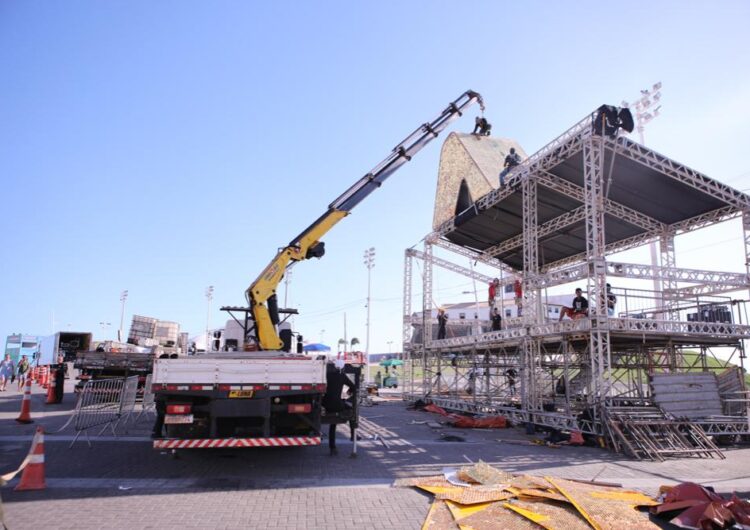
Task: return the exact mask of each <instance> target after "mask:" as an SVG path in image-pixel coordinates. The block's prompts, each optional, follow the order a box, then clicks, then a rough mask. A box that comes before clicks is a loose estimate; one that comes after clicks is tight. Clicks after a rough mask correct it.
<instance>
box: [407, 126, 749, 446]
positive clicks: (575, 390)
mask: <svg viewBox="0 0 750 530" xmlns="http://www.w3.org/2000/svg"><path fill="white" fill-rule="evenodd" d="M592 122H593V115H592V116H588V117H586V118H584V119H583V120H581V121H580V122H578V123H577V124H576V125H574V126H573V127H572V128H570V129H569V130H568V131H566V132H565V133H563V134H562V135H560V136H559V137H558V138H556V139H555V140H553V141H552V142H551V143H550V144H548V145H547V146H545V147H544V148H542V149H541V150H540V151H539V152H537V153H535V154H534V155H532V156H531V157H529V158H528V159H527V160H526V161H524V162H523V163H522V164H521V165H520V166H518V167H516V168H514V170H513V171H512V172H511V173H510V175H509V176H508V177H506V185H505V187H502V188H499V189H494V190H493V191H491V192H489V193H487V194H486V195H484V196H482V197H480V198H478V199H477V200H476V201H475V203H474V204H473V205H472V208H473V209H474V211H475V213H474V214H472V215H473V216H474V217H471V218H470V220H469V221H467V217H466V215H463V214H460V215H457V216H456V217H454V218H453V219H450V220H448V221H446V222H444V223H442V224H440V225H439V226H437V227H436V229H435V230H434V231H433V232H432V233H431V234H429V235H428V236H427V237H426V238H425V243H424V249H423V250H422V251H418V250H415V249H408V250H406V253H405V267H404V308H403V326H404V328H403V331H404V333H403V339H404V345H403V351H404V355H405V360H406V367H405V368H406V369H405V376H406V381H405V385H404V390H405V397H406V399H411V400H416V399H422V400H429V401H432V402H434V403H436V404H438V405H440V406H442V407H444V408H447V409H451V410H456V411H463V412H471V413H480V414H481V413H487V414H489V413H500V414H504V415H506V416H508V417H509V418H510V419H511V420H513V421H515V422H518V423H527V424H535V425H541V426H546V427H551V428H558V429H569V430H579V431H582V432H584V433H589V434H592V435H598V436H602V437H604V438H605V439H606V440H607V441H608V442H609V444H610V446H612V447H613V448H615V449H616V450H625V451H627V452H630V453H631V454H633V456H636V457H641V456H643V455H648V456H650V457H652V458H657V457H658V458H661V456H660V455H662V454H664V455H673V454H682V453H690V452H689V451H685V450H683V449H680V448H679V444H678V445H675V443H676V442H675V440H676V438H675V437H677V438H680V437H682V438H684V439H683V440H682V442H685V443H687V442H686V440H687V441H690V440H692V442H691V443H692V445H691V447H694V446H700V447H701V451H703V453H701V454H707V455H713V454H714V453H713V452H712V451H713V450H712V449H711V448H710V441H705V440H703V439H702V438H700V436H702V435H698V434H695V433H693V432H692V431H691V429H693V427H696V426H697V427H701V428H702V431H701V432H705V433H708V434H711V435H722V434H723V435H738V434H750V428H749V427H748V414H747V407H748V400H747V399H746V398H747V394H746V388H745V385H744V366H743V362H744V357H745V355H744V346H743V341H744V340H745V339H747V338H748V337H750V325H748V324H750V323H748V321H747V315H746V313H745V307H744V306H745V302H744V301H743V300H736V299H732V298H727V297H726V296H723V295H725V294H727V293H736V292H738V291H746V290H748V289H750V280H749V278H750V276H749V275H750V197H748V196H747V195H745V194H743V193H741V192H739V191H737V190H734V189H732V188H730V187H728V186H726V185H724V184H722V183H720V182H718V181H715V180H712V179H710V178H709V177H707V176H705V175H703V174H701V173H699V172H697V171H695V170H692V169H690V168H687V167H685V166H684V165H682V164H679V163H677V162H675V161H673V160H670V159H668V158H667V157H665V156H663V155H660V154H659V153H656V152H654V151H651V150H649V149H648V148H646V147H644V146H643V145H640V144H638V143H635V142H633V141H631V140H629V139H628V138H626V137H624V136H621V135H618V134H613V135H605V134H601V133H597V131H596V129H595V128H594V127H592ZM638 171H642V172H644V174H645V175H646V177H647V178H651V179H654V180H653V181H654V182H657V183H658V184H659V185H660V186H662V189H670V190H674V194H675V195H674V196H673V197H669V196H665V197H660V200H661V201H663V202H664V203H665V204H668V203H669V201H679V200H680V196H679V194H680V193H685V194H686V195H685V197H686V199H685V201H686V202H687V203H690V204H693V203H694V204H695V205H696V206H695V207H694V208H693V209H692V210H691V209H690V208H687V207H686V208H685V209H684V212H681V211H680V212H677V211H676V210H675V211H671V210H670V211H669V212H666V211H665V213H664V215H654V213H653V212H654V210H653V209H652V210H650V211H649V210H648V209H647V208H639V207H638V204H637V203H636V204H634V203H633V202H632V201H630V202H628V200H626V199H627V195H626V194H623V193H620V194H619V196H620V198H619V199H617V197H616V196H615V195H617V194H616V193H610V191H611V190H614V189H615V188H617V186H618V185H619V186H620V190H622V189H625V187H624V184H623V179H624V178H625V177H623V175H630V174H633V173H634V172H638ZM613 181H614V182H615V184H614V186H613ZM618 181H619V183H618ZM550 192H553V193H555V194H557V195H555V197H563V198H565V200H567V201H572V202H570V204H571V205H573V206H571V208H570V209H568V210H567V211H564V212H562V213H560V212H559V211H558V212H556V213H554V214H553V213H549V212H550V211H551V210H549V208H547V207H546V206H542V199H541V197H542V194H543V193H550ZM546 197H547V196H546ZM703 197H705V201H703V202H701V199H702V198H703ZM548 199H549V197H547V198H546V199H545V201H546V202H547V203H549V200H548ZM511 200H515V201H516V202H515V203H514V204H520V205H521V206H520V208H521V210H520V213H519V214H518V215H517V216H516V218H515V219H514V221H517V222H518V225H517V226H518V233H516V234H514V235H512V236H509V237H508V236H507V230H508V229H507V226H506V227H505V228H504V229H505V230H506V233H505V235H504V236H502V237H499V236H498V237H497V238H496V239H493V238H492V237H491V236H490V235H487V234H488V230H489V229H488V228H487V227H488V226H492V225H491V222H496V223H500V221H492V220H494V219H496V218H497V217H498V215H503V213H502V212H505V211H508V208H504V207H503V205H506V204H510V202H509V201H511ZM690 201H692V202H690ZM701 204H707V205H708V206H705V207H704V206H700V205H701ZM493 208H494V209H493ZM543 208H547V210H545V211H546V212H547V213H544V212H543V211H542V209H543ZM665 210H668V208H665ZM677 210H679V208H678V209H677ZM491 212H494V213H492V215H494V217H492V218H491V220H489V221H488V220H486V219H485V221H483V222H485V224H484V225H482V226H483V228H482V231H481V232H480V231H479V229H476V231H475V232H471V230H472V228H471V219H482V215H487V217H488V218H489V217H490V213H491ZM498 212H501V213H500V214H498ZM678 214H680V215H678ZM462 215H463V217H462ZM740 216H741V218H742V227H743V245H744V251H745V272H744V273H736V272H722V271H712V270H697V269H681V268H678V267H677V262H676V256H675V244H674V243H675V237H677V236H679V235H681V234H684V233H687V232H691V231H694V230H697V229H699V228H703V227H706V226H711V225H714V224H716V223H720V222H724V221H727V220H729V219H734V218H737V217H740ZM487 223H490V224H489V225H488V224H487ZM623 226H624V227H627V230H624V229H620V227H623ZM574 236H575V237H577V238H578V239H575V238H574ZM563 238H573V239H570V242H571V244H570V245H567V246H566V245H565V244H562V243H560V244H558V243H554V242H555V241H558V242H559V241H560V240H561V239H563ZM467 241H468V242H467ZM550 241H552V242H553V243H549V242H550ZM653 241H658V242H659V245H660V257H661V264H660V265H659V266H654V265H651V264H649V265H645V264H636V263H622V262H619V261H614V260H610V259H609V257H610V256H611V255H612V254H613V253H616V252H621V251H624V250H628V249H632V248H636V247H640V246H643V245H646V244H648V243H650V242H653ZM573 243H575V244H573ZM552 244H554V245H557V246H554V247H553V246H551V245H552ZM435 249H439V250H440V251H441V254H443V255H445V256H446V257H439V256H436V255H435V253H434V250H435ZM560 249H563V250H560ZM553 251H554V252H553ZM545 253H546V254H545ZM549 255H553V258H549ZM466 258H468V259H470V260H472V261H475V262H481V263H483V264H484V265H485V266H488V267H490V268H491V269H492V270H493V271H497V272H496V274H497V276H499V277H501V278H502V282H501V284H502V286H503V288H504V287H505V286H508V285H513V284H514V282H515V280H516V279H519V280H520V281H521V284H522V292H523V295H522V300H521V301H519V302H520V303H519V312H520V314H519V315H518V316H517V317H515V318H505V319H504V321H503V324H504V325H503V328H502V329H501V330H491V329H490V326H489V322H487V321H483V322H481V323H480V326H479V327H478V329H476V328H475V329H474V330H473V331H468V330H469V327H468V326H464V328H466V330H467V331H466V332H465V333H461V334H458V336H453V337H448V338H445V339H440V340H438V339H437V334H436V328H437V326H433V323H434V322H436V320H435V319H436V309H437V307H436V304H435V303H434V299H433V293H432V287H433V268H434V267H438V268H440V269H442V270H446V271H450V272H451V273H453V274H458V275H461V276H464V277H466V278H471V279H473V280H475V281H480V282H489V281H490V280H491V277H490V275H487V274H482V273H480V272H478V271H476V270H474V268H473V267H469V268H467V267H464V266H462V265H459V264H458V263H457V261H458V260H461V259H463V260H465V259H466ZM415 260H416V261H418V264H417V265H418V268H419V270H420V274H415V269H414V262H415ZM464 262H465V261H464ZM420 265H421V266H420ZM614 278H628V279H636V280H644V279H658V280H661V283H662V292H654V291H651V292H648V293H647V292H646V291H639V290H636V289H630V290H628V289H622V288H621V289H619V291H617V292H616V293H615V294H617V296H618V310H617V312H615V314H613V309H612V307H611V305H609V306H608V291H607V285H608V283H607V282H608V281H612V279H614ZM419 280H421V298H422V308H421V311H415V308H413V307H412V294H413V292H414V291H413V285H412V284H413V282H415V281H419ZM576 282H578V283H579V285H581V284H582V285H583V286H584V287H585V290H586V291H587V296H588V300H589V310H588V314H587V315H586V316H585V317H583V318H577V319H574V320H568V319H566V320H558V319H557V318H551V317H550V312H549V303H548V298H547V295H546V293H547V289H548V288H550V287H554V286H559V285H565V284H573V283H576ZM743 296H744V295H743ZM503 297H504V295H503ZM723 308H729V309H727V311H729V313H730V315H731V316H729V317H728V316H726V314H725V313H721V314H719V312H720V311H724V309H723ZM719 351H720V352H722V353H723V355H721V356H718V355H717V354H716V353H717V352H719ZM735 365H739V366H740V369H739V370H736V369H733V366H735ZM706 372H708V373H712V374H714V375H715V378H716V380H717V381H718V383H717V389H719V393H717V395H716V399H717V400H718V401H719V402H720V403H721V406H722V407H723V409H722V410H723V413H722V414H712V415H710V416H705V417H701V416H700V413H699V412H695V413H693V412H690V414H691V415H692V416H691V417H687V416H684V417H677V416H676V415H675V414H670V413H669V412H668V410H667V409H668V407H666V405H664V404H662V403H660V402H659V395H658V389H657V390H655V388H656V387H654V385H653V381H652V379H653V376H654V374H662V373H664V374H671V375H675V376H676V375H677V374H682V375H685V376H686V377H688V378H689V377H692V376H691V375H690V374H695V373H706ZM675 381H677V379H675ZM680 381H682V380H680ZM676 384H677V383H676ZM680 384H682V382H680ZM722 389H723V390H722ZM711 391H712V392H713V390H711ZM686 414H688V413H686ZM654 418H656V419H654ZM678 420H679V421H680V422H682V423H679V425H678V424H677V423H674V422H677V421H678ZM658 421H666V422H673V423H672V424H671V425H672V427H671V428H672V430H671V431H670V432H669V433H668V435H669V443H667V442H666V441H665V442H664V444H665V445H664V447H667V446H668V447H667V448H661V449H660V448H659V446H658V444H654V443H653V441H648V440H643V439H640V438H639V436H642V435H643V433H645V432H649V433H650V434H649V437H651V438H653V436H654V435H653V432H654V431H653V429H654V428H655V427H654V425H657V424H658ZM649 422H651V423H649ZM644 425H646V426H648V428H646V427H644ZM686 425H688V426H686ZM649 429H651V430H650V431H649ZM639 433H640V434H639ZM680 433H682V434H680ZM665 436H666V434H665ZM665 439H666V438H665ZM696 440H697V441H696ZM678 441H679V440H678ZM682 442H680V443H682ZM707 444H708V445H707ZM689 445H690V444H689ZM706 447H709V449H707V450H706ZM691 454H692V453H691ZM639 455H641V456H639Z"/></svg>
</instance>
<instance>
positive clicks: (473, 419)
mask: <svg viewBox="0 0 750 530" xmlns="http://www.w3.org/2000/svg"><path fill="white" fill-rule="evenodd" d="M422 410H424V411H425V412H432V413H435V414H440V415H441V416H444V417H445V418H446V420H447V422H446V423H448V424H449V425H452V426H453V427H457V428H459V429H505V428H506V427H508V420H507V419H506V418H505V416H472V415H465V414H451V413H449V412H447V411H446V410H445V409H444V408H442V407H438V406H437V405H433V404H429V405H425V406H424V407H422Z"/></svg>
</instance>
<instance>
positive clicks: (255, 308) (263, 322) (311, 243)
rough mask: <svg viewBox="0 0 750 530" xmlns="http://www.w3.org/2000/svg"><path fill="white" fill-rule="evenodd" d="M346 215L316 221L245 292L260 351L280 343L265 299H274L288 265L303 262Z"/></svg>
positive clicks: (332, 213)
mask: <svg viewBox="0 0 750 530" xmlns="http://www.w3.org/2000/svg"><path fill="white" fill-rule="evenodd" d="M347 215H349V212H342V211H339V210H329V211H328V212H326V214H325V215H324V216H323V217H321V218H320V219H318V221H316V222H315V224H313V225H312V226H310V228H309V229H308V230H306V231H305V232H304V234H303V236H302V237H301V238H300V240H299V243H298V244H292V245H289V246H287V247H285V248H282V249H281V250H279V252H278V253H277V254H276V257H275V258H274V259H273V261H272V262H271V263H269V264H268V266H267V267H266V268H265V269H264V270H263V272H262V273H261V274H260V276H258V278H257V279H256V280H255V281H254V282H253V283H252V285H251V286H250V287H249V288H248V289H247V292H246V296H247V298H248V299H249V300H250V307H251V309H252V314H253V318H254V319H255V331H256V335H257V337H258V342H259V345H260V347H261V349H263V350H280V349H281V347H282V342H281V339H280V338H279V335H278V333H277V332H276V324H277V323H278V322H274V320H277V318H276V317H275V316H274V317H273V318H272V316H271V313H270V312H269V308H268V306H267V305H266V304H267V303H268V301H269V299H270V298H271V297H273V296H275V295H276V287H277V286H278V285H279V283H280V282H281V278H282V277H283V276H284V272H285V271H286V269H287V267H289V265H290V264H292V262H295V261H302V260H303V259H307V254H308V252H309V251H310V249H314V248H316V247H317V246H318V245H319V244H320V238H321V237H323V235H324V234H325V233H326V232H328V231H329V230H330V229H331V228H333V226H334V225H335V224H336V223H338V222H339V221H340V220H341V219H343V218H344V217H346V216H347Z"/></svg>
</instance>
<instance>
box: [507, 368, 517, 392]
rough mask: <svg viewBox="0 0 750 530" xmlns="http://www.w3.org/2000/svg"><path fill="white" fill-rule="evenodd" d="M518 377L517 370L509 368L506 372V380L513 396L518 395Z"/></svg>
mask: <svg viewBox="0 0 750 530" xmlns="http://www.w3.org/2000/svg"><path fill="white" fill-rule="evenodd" d="M517 377H518V372H516V370H515V368H508V369H507V370H505V378H506V380H507V381H508V390H509V391H510V395H511V396H515V395H516V378H517Z"/></svg>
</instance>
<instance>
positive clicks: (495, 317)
mask: <svg viewBox="0 0 750 530" xmlns="http://www.w3.org/2000/svg"><path fill="white" fill-rule="evenodd" d="M502 325H503V317H502V316H501V315H500V311H499V310H498V308H497V307H496V308H495V309H494V310H493V311H492V331H500V329H501V328H502Z"/></svg>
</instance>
